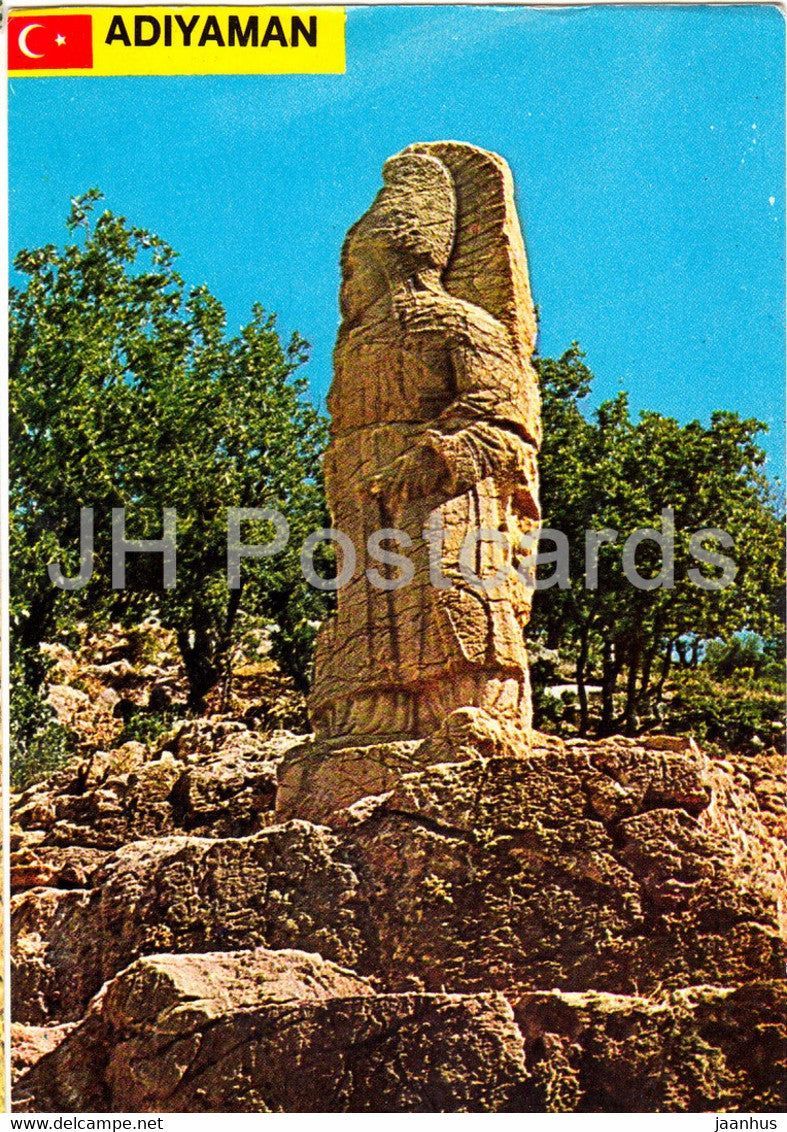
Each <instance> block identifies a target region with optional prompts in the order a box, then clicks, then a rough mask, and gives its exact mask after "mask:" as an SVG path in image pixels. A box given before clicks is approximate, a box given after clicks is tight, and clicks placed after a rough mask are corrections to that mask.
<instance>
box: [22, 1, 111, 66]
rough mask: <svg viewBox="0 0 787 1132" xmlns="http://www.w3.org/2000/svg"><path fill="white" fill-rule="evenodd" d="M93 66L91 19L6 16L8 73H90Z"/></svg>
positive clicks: (86, 17) (78, 17)
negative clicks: (80, 71)
mask: <svg viewBox="0 0 787 1132" xmlns="http://www.w3.org/2000/svg"><path fill="white" fill-rule="evenodd" d="M92 66H93V17H92V16H59V15H52V16H30V15H22V14H21V13H18V14H12V15H11V16H10V17H9V20H8V69H9V71H44V70H46V71H60V70H71V69H72V68H73V69H75V70H89V69H90V68H92Z"/></svg>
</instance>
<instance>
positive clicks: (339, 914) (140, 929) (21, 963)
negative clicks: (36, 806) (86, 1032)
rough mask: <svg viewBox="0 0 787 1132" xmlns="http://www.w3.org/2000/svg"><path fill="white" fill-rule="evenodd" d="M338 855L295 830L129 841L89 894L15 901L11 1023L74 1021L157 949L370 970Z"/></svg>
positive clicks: (367, 935)
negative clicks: (259, 955)
mask: <svg viewBox="0 0 787 1132" xmlns="http://www.w3.org/2000/svg"><path fill="white" fill-rule="evenodd" d="M340 848H341V847H340V843H339V839H338V837H337V836H336V835H335V834H331V833H330V831H328V830H326V829H322V828H320V827H317V826H311V825H307V824H306V823H304V822H292V823H289V824H288V825H284V826H277V827H274V828H273V829H271V830H269V831H264V832H262V833H260V834H257V835H255V836H253V837H249V838H241V839H235V840H207V839H197V838H193V837H189V838H186V837H170V838H162V839H160V840H157V841H138V842H132V843H131V844H129V845H127V846H126V847H124V848H123V849H121V850H119V851H118V852H117V853H115V854H113V855H111V856H110V857H108V858H107V862H106V864H105V866H104V867H103V869H102V870H101V872H100V873H99V874H98V875H97V876H96V878H95V887H94V888H93V890H92V891H79V890H74V891H56V890H54V889H43V890H42V889H37V890H32V891H29V892H25V893H22V894H19V895H17V896H15V897H14V898H13V900H12V925H13V933H14V934H13V953H14V958H13V979H12V989H13V1016H14V1018H15V1019H16V1020H17V1021H19V1022H26V1023H30V1024H43V1023H46V1022H49V1021H50V1020H57V1021H75V1020H76V1019H78V1018H80V1017H81V1015H82V1014H83V1013H84V1010H85V1008H86V1006H87V1004H88V1002H89V1001H90V999H91V998H92V996H93V995H94V994H96V992H97V991H98V990H99V989H100V987H101V986H102V984H103V983H104V982H105V981H106V980H107V979H111V978H112V977H113V976H114V975H116V974H117V973H118V971H120V970H122V969H123V968H124V967H126V966H127V965H128V964H129V963H131V962H132V961H133V960H135V959H137V958H138V957H140V956H143V955H146V954H151V953H155V952H159V951H163V950H166V951H173V952H203V951H218V950H225V951H230V950H232V949H234V948H240V947H255V946H257V945H266V946H268V947H272V948H287V947H293V946H296V947H299V948H301V949H304V950H309V951H319V952H320V954H322V955H323V956H324V957H325V958H326V959H332V960H336V961H337V962H339V963H342V964H345V965H347V966H353V967H359V966H360V967H361V968H362V969H365V970H370V969H371V968H372V967H373V959H372V954H371V949H372V947H373V939H374V928H373V925H372V923H371V922H370V921H369V920H368V913H367V905H366V901H365V898H364V897H363V895H362V894H361V891H360V886H359V882H358V879H357V877H356V875H355V874H354V872H353V871H352V869H351V867H350V866H349V865H348V864H347V863H346V862H345V861H344V859H343V857H342V854H341V852H340Z"/></svg>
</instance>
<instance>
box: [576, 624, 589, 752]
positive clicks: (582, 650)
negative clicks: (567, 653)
mask: <svg viewBox="0 0 787 1132" xmlns="http://www.w3.org/2000/svg"><path fill="white" fill-rule="evenodd" d="M588 637H589V629H588V626H587V624H583V625H582V626H581V627H580V630H579V655H578V656H577V664H576V669H575V672H576V679H577V696H578V697H579V734H580V735H582V736H583V737H584V736H585V735H587V733H588V693H587V688H586V687H585V669H586V668H587V662H588Z"/></svg>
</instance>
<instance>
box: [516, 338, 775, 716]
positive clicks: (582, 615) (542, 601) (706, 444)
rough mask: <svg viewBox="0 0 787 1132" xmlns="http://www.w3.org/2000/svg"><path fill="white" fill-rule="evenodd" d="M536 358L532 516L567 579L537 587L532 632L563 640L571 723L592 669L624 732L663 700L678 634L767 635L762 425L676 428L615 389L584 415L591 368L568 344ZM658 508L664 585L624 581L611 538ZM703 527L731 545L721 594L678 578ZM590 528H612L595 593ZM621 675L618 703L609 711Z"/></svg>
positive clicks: (647, 558)
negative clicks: (561, 542)
mask: <svg viewBox="0 0 787 1132" xmlns="http://www.w3.org/2000/svg"><path fill="white" fill-rule="evenodd" d="M537 364H538V369H539V373H540V377H541V383H542V392H543V398H544V437H545V440H544V447H543V450H542V454H541V475H542V506H543V512H544V516H545V519H544V521H545V525H546V526H548V527H551V528H553V529H557V530H559V531H562V532H563V533H564V534H565V535H566V536H567V537H568V539H569V544H570V571H569V573H570V581H569V584H568V585H567V586H565V588H560V586H559V585H555V586H552V587H551V588H549V589H546V590H543V591H542V592H540V593H539V594H538V596H537V599H536V603H535V607H534V616H533V622H532V630H533V632H534V634H535V635H536V636H539V635H540V636H542V637H543V639H544V640H545V643H546V644H547V645H548V646H549V647H553V648H554V647H556V646H558V645H561V644H562V645H563V647H564V648H565V647H566V646H567V645H568V647H569V648H570V649H571V651H572V654H573V656H574V658H575V676H576V681H577V686H578V695H579V707H580V730H581V731H582V732H583V733H585V732H586V731H587V729H588V724H589V714H588V702H587V694H586V683H587V676H588V672H589V670H590V668H591V666H595V667H596V668H597V669H598V671H599V674H600V681H601V689H602V706H601V720H600V730H601V732H602V733H609V732H610V731H612V730H613V729H615V728H616V727H618V726H622V727H623V728H624V730H626V731H627V732H628V733H630V734H633V733H635V732H636V730H637V728H638V724H639V718H640V716H641V715H642V714H643V712H644V711H645V710H646V708H647V706H648V704H649V703H650V702H651V701H653V700H654V699H655V700H658V699H659V697H660V696H661V694H662V692H663V687H664V682H665V680H666V677H667V674H668V672H669V669H670V665H671V663H672V659H673V656H674V655H675V654H676V651H677V650H679V649H680V647H681V646H682V645H683V644H684V643H685V642H686V640H687V638H689V637H693V638H694V639H695V640H696V641H697V642H702V641H708V640H711V639H713V638H716V637H720V638H723V639H729V638H730V637H731V636H732V635H733V634H735V633H737V632H740V631H742V630H750V631H754V632H757V633H761V634H763V635H764V636H766V637H771V636H773V635H774V634H775V633H777V632H778V626H779V623H780V620H781V618H780V609H779V600H780V594H781V593H782V592H783V567H782V563H783V546H784V526H783V522H782V521H781V520H780V518H779V516H778V514H777V513H776V509H775V504H774V498H773V495H772V491H771V488H770V486H769V484H768V481H767V479H766V478H765V476H764V475H763V473H762V465H763V462H764V453H763V451H762V449H761V448H760V447H759V446H758V444H757V436H758V434H759V433H760V432H761V431H762V430H763V428H764V427H765V426H764V425H762V424H761V423H760V422H758V421H756V420H742V419H741V418H740V417H739V416H738V415H737V414H735V413H729V412H721V411H720V412H716V413H714V414H713V415H712V418H711V423H710V425H709V426H703V425H701V424H700V423H699V422H698V421H691V422H689V423H688V424H687V425H683V426H681V425H679V424H678V422H677V421H675V420H673V419H671V418H669V417H664V416H662V415H661V414H659V413H656V412H645V413H642V414H640V418H639V420H638V421H633V420H632V419H631V415H630V413H629V407H628V399H627V396H626V394H625V393H621V394H619V395H618V396H617V397H616V398H614V399H613V400H611V401H607V402H605V403H604V404H602V405H601V406H600V407H599V409H598V410H597V412H596V414H595V419H594V420H588V419H587V418H586V417H585V416H584V415H583V413H582V411H581V407H580V403H581V401H582V399H583V398H584V397H586V396H587V394H588V393H589V391H590V387H591V382H592V374H591V373H590V371H589V370H588V368H587V367H586V365H585V363H584V361H583V355H582V353H581V351H580V350H579V348H578V347H577V346H576V344H574V345H573V346H572V347H571V349H570V350H568V351H567V352H566V353H565V354H564V355H563V356H562V357H561V358H560V359H557V360H555V359H538V360H537ZM665 508H668V509H670V510H671V512H672V513H673V515H674V524H675V538H674V548H675V561H674V585H673V586H671V587H667V586H662V587H659V588H656V589H642V588H638V587H637V586H634V585H632V584H631V582H630V581H629V580H628V579H627V578H626V576H625V573H624V570H623V563H622V555H621V549H622V545H623V543H624V542H625V540H626V538H627V537H628V536H629V535H630V534H631V533H632V532H634V531H636V530H643V529H645V528H653V529H655V530H657V531H660V530H661V528H662V512H663V511H664V509H665ZM709 528H714V529H719V530H722V531H725V532H726V533H727V534H729V535H730V536H731V537H732V538H733V540H734V546H733V548H732V549H730V550H729V551H728V552H727V553H728V554H729V555H730V556H731V557H732V558H733V559H734V562H735V564H736V566H737V573H736V576H735V579H734V582H733V584H731V585H729V586H726V587H724V588H723V589H720V590H707V589H703V588H701V587H699V586H697V585H696V584H695V582H694V581H693V580H692V579H691V578H690V575H689V570H690V569H696V568H697V567H698V563H697V561H696V560H695V558H694V557H693V556H692V554H691V552H690V547H689V540H690V537H691V535H692V534H693V533H694V532H696V531H699V530H704V529H709ZM588 530H597V531H601V530H611V531H616V532H617V533H618V537H617V538H616V540H615V541H614V542H611V541H610V542H608V543H604V544H602V545H601V546H600V547H599V550H598V580H597V585H596V587H595V588H588V586H587V582H586V543H585V532H586V531H588ZM715 549H716V550H718V549H719V548H718V546H716V547H715ZM636 561H637V569H638V572H639V573H640V575H641V576H642V577H643V578H645V579H650V578H656V577H657V575H658V574H659V570H660V568H661V565H662V557H661V550H660V548H659V547H658V545H657V544H656V543H655V542H644V543H643V544H642V545H641V547H640V550H639V552H638V554H637V560H636ZM543 573H544V574H545V575H549V574H550V573H551V568H547V569H545V570H544V571H543ZM700 573H702V574H704V575H705V576H706V577H710V578H717V577H718V576H719V573H720V572H719V570H718V569H716V568H714V567H709V566H708V565H704V566H702V569H701V571H700ZM700 651H701V650H700ZM621 679H622V680H623V682H624V689H625V703H624V708H623V711H622V715H621V717H620V718H616V717H615V706H614V705H615V693H616V692H617V690H618V687H619V684H620V681H621Z"/></svg>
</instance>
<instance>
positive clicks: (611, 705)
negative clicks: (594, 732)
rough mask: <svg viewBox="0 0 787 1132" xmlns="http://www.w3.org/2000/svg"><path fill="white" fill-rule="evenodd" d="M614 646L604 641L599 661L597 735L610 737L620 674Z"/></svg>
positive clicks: (613, 725) (612, 729) (613, 724)
mask: <svg viewBox="0 0 787 1132" xmlns="http://www.w3.org/2000/svg"><path fill="white" fill-rule="evenodd" d="M615 651H616V650H615V645H614V643H613V642H612V641H604V644H603V648H602V659H601V719H600V721H599V725H598V733H599V735H601V736H604V735H612V733H613V732H614V730H615V698H614V697H615V685H616V684H617V681H618V674H619V673H620V662H619V661H618V660H617V659H616V655H615Z"/></svg>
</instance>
